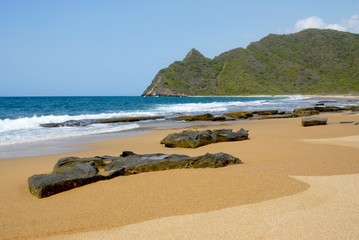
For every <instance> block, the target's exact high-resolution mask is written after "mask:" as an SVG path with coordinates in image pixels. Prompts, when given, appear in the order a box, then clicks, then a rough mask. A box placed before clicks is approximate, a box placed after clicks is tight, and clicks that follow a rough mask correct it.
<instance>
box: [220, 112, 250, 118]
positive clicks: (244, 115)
mask: <svg viewBox="0 0 359 240" xmlns="http://www.w3.org/2000/svg"><path fill="white" fill-rule="evenodd" d="M223 116H225V117H230V118H234V119H247V118H249V117H253V113H252V112H229V113H225V114H223Z"/></svg>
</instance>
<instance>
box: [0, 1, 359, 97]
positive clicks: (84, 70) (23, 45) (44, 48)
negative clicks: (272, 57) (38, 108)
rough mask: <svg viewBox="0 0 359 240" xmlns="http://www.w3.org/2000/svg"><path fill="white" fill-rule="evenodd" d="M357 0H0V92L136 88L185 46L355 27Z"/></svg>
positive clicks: (221, 46)
mask: <svg viewBox="0 0 359 240" xmlns="http://www.w3.org/2000/svg"><path fill="white" fill-rule="evenodd" d="M358 16H359V0H338V1H331V0H315V1H313V0H301V1H288V0H286V1H285V0H277V1H276V0H272V1H265V0H262V1H259V0H250V1H249V0H248V1H241V0H237V1H236V0H207V1H205V0H181V1H180V0H178V1H177V0H173V1H168V0H152V1H145V0H131V1H125V0H123V1H121V0H117V1H110V0H102V1H100V0H98V1H94V0H76V1H72V0H61V1H60V0H57V1H55V0H54V1H47V0H46V1H45V0H43V1H39V0H32V1H28V0H24V1H20V0H0V84H1V86H0V96H82V95H83V96H99V95H100V96H102V95H104V96H107V95H111V96H120V95H122V96H130V95H140V94H141V93H142V92H143V91H144V90H145V88H146V87H147V86H148V85H149V84H150V83H151V81H152V79H153V78H154V76H155V75H156V73H157V72H158V71H159V70H160V69H162V68H164V67H167V66H168V65H169V64H171V63H172V62H173V61H176V60H181V59H183V58H184V56H185V55H186V54H187V52H188V51H189V50H190V49H191V48H196V49H198V50H199V51H200V52H201V53H202V54H204V55H205V56H207V57H210V58H213V57H214V56H217V55H219V54H220V53H222V52H224V51H228V50H230V49H233V48H237V47H246V46H247V45H248V44H249V43H250V42H253V41H258V40H260V39H261V38H263V37H265V36H266V35H268V34H270V33H275V34H287V33H292V32H296V31H300V30H302V29H304V28H309V27H316V28H332V29H337V30H342V31H349V32H354V33H359V20H358Z"/></svg>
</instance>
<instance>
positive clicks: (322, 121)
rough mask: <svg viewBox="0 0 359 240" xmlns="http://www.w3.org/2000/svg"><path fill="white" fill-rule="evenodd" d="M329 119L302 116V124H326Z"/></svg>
mask: <svg viewBox="0 0 359 240" xmlns="http://www.w3.org/2000/svg"><path fill="white" fill-rule="evenodd" d="M327 121H328V118H322V117H305V118H302V125H303V127H308V126H316V125H326V124H327Z"/></svg>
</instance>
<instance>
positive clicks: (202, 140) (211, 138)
mask: <svg viewBox="0 0 359 240" xmlns="http://www.w3.org/2000/svg"><path fill="white" fill-rule="evenodd" d="M247 139H248V131H247V130H244V129H243V128H241V129H240V130H239V131H237V132H233V130H232V129H219V130H213V131H211V130H206V131H183V132H181V133H172V134H169V135H168V136H167V137H165V138H164V139H163V140H162V141H161V144H164V145H165V146H166V147H171V148H176V147H177V148H197V147H200V146H204V145H208V144H211V143H218V142H230V141H241V140H247Z"/></svg>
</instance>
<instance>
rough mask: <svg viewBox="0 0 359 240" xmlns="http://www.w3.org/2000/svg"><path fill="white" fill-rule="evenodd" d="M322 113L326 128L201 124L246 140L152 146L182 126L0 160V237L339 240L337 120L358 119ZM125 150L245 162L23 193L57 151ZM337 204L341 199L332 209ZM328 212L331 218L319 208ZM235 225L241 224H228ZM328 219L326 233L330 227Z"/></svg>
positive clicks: (349, 216)
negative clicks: (221, 155)
mask: <svg viewBox="0 0 359 240" xmlns="http://www.w3.org/2000/svg"><path fill="white" fill-rule="evenodd" d="M325 117H328V119H329V121H328V125H326V126H315V127H306V128H304V127H302V126H301V121H300V119H298V118H294V119H275V120H246V121H239V122H231V123H228V122H224V123H223V124H221V125H220V126H218V124H216V125H215V126H211V125H210V124H209V125H208V126H206V127H204V128H203V129H215V128H217V129H218V128H233V129H234V130H238V129H239V128H245V129H248V130H249V134H250V135H249V136H250V140H248V141H241V142H229V143H217V144H211V145H207V146H203V147H200V148H197V149H173V148H172V149H169V148H165V147H164V146H163V145H161V144H159V142H160V140H161V139H162V138H164V137H165V136H167V134H168V133H171V132H178V131H180V130H179V129H172V130H156V131H151V132H149V133H146V134H144V135H141V136H134V137H128V138H125V139H115V140H109V141H102V142H97V143H92V144H89V146H90V148H88V149H87V150H82V151H78V152H73V153H71V154H61V155H53V156H43V157H32V158H24V159H11V160H0V189H1V195H0V239H36V238H47V237H50V238H55V239H70V237H71V238H72V239H136V236H137V238H138V239H139V238H140V237H141V236H142V237H141V239H168V238H173V239H238V238H239V237H238V236H239V234H240V236H241V238H240V239H242V237H243V239H251V238H252V236H253V237H254V238H267V239H278V238H283V239H285V238H287V237H288V236H289V237H290V236H292V237H293V238H294V237H298V238H300V237H301V238H303V237H304V238H306V237H305V236H306V235H305V234H306V233H307V232H308V236H309V238H312V237H313V238H316V237H318V236H321V235H320V233H321V232H327V235H325V236H326V237H328V236H331V234H336V235H333V236H336V237H333V238H339V239H341V237H340V236H342V235H340V234H346V233H347V234H349V235H343V236H347V237H351V236H355V234H359V230H358V228H357V227H355V226H353V224H352V221H354V220H357V218H356V216H358V215H359V214H358V208H359V206H358V204H353V201H354V202H355V201H356V202H358V194H357V192H358V191H357V190H356V189H359V188H358V181H357V180H358V175H356V174H357V173H359V157H358V156H359V149H358V147H357V146H358V145H359V142H358V137H357V136H358V135H359V126H358V125H354V124H339V122H341V121H356V122H358V121H359V115H346V114H327V115H325ZM343 139H344V140H343ZM345 139H346V140H345ZM125 150H130V151H134V152H135V153H139V154H145V153H157V152H162V153H180V154H187V155H191V156H196V155H201V154H204V153H206V152H211V153H215V152H226V153H229V154H232V155H234V156H236V157H238V158H240V159H241V160H242V161H243V162H244V164H241V165H236V166H230V167H225V168H219V169H181V170H170V171H162V172H152V173H143V174H138V175H132V176H126V177H118V178H115V179H112V180H109V181H102V182H97V183H94V184H90V185H86V186H83V187H81V188H76V189H73V190H70V191H67V192H63V193H60V194H57V195H54V196H51V197H49V198H44V199H37V198H35V197H34V196H32V195H31V194H30V192H29V191H28V189H27V178H28V177H29V176H31V175H33V174H38V173H48V172H50V171H51V170H52V167H53V165H54V164H55V162H56V161H57V159H59V158H60V157H63V156H69V155H72V156H79V157H84V156H95V155H118V154H120V153H121V152H122V151H125ZM343 174H353V175H343ZM329 175H343V176H330V177H328V176H329ZM298 176H307V177H298ZM317 176H321V177H317ZM323 176H325V177H323ZM347 185H348V186H347ZM345 186H347V187H348V189H347V188H346V187H345ZM313 199H314V200H313ZM318 199H319V200H320V201H319V200H318ZM338 199H339V200H338ZM312 200H313V201H312ZM317 200H318V201H317ZM340 201H345V203H346V204H343V206H341V207H339V205H338V202H340ZM326 204H327V205H326ZM303 206H304V207H306V210H303V209H302V207H303ZM349 208H350V209H349ZM333 209H334V210H335V211H334V212H333V214H334V213H335V214H334V215H335V216H336V217H333V214H332V213H330V214H329V213H326V210H327V211H333ZM328 214H329V215H328ZM206 219H207V220H206ZM320 219H324V220H325V222H323V224H322V223H320V221H319V220H320ZM199 222H200V223H201V224H199ZM237 222H238V224H240V225H242V226H243V227H242V228H239V227H238V226H239V225H233V223H237ZM318 222H319V223H318ZM356 222H358V221H356ZM225 223H228V224H225ZM314 223H316V224H314ZM336 223H337V224H338V225H337V226H338V227H336V228H334V229H335V233H334V232H333V231H334V230H330V229H329V228H331V227H333V226H335V224H336ZM153 224H155V226H156V228H154V227H153V226H154V225H153ZM196 224H199V225H198V227H196ZM178 225H181V226H178ZM214 226H218V227H217V228H214ZM219 226H220V227H219ZM234 226H237V228H235V227H234ZM257 226H258V227H257ZM319 226H320V227H321V229H320V230H319V229H316V227H319ZM325 226H327V227H328V229H327V231H326V229H325ZM344 226H346V227H344ZM323 227H324V229H323ZM206 228H208V229H207V231H205V229H206ZM257 228H258V230H256V231H254V230H253V229H257ZM151 229H152V230H151ZM156 229H157V230H156ZM276 229H278V230H276ZM142 232H143V233H146V235H141V234H140V233H142ZM309 233H310V234H309ZM74 234H75V235H74ZM166 234H167V235H166ZM206 234H207V235H206ZM318 234H319V235H318ZM116 236H118V238H116ZM120 236H123V238H122V237H120ZM166 236H167V237H166ZM181 236H182V237H181ZM229 236H232V237H229ZM323 236H324V235H323ZM337 236H339V237H337ZM326 237H323V238H322V239H328V238H326ZM344 238H345V237H344ZM319 239H320V237H319ZM354 239H355V238H354Z"/></svg>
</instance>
